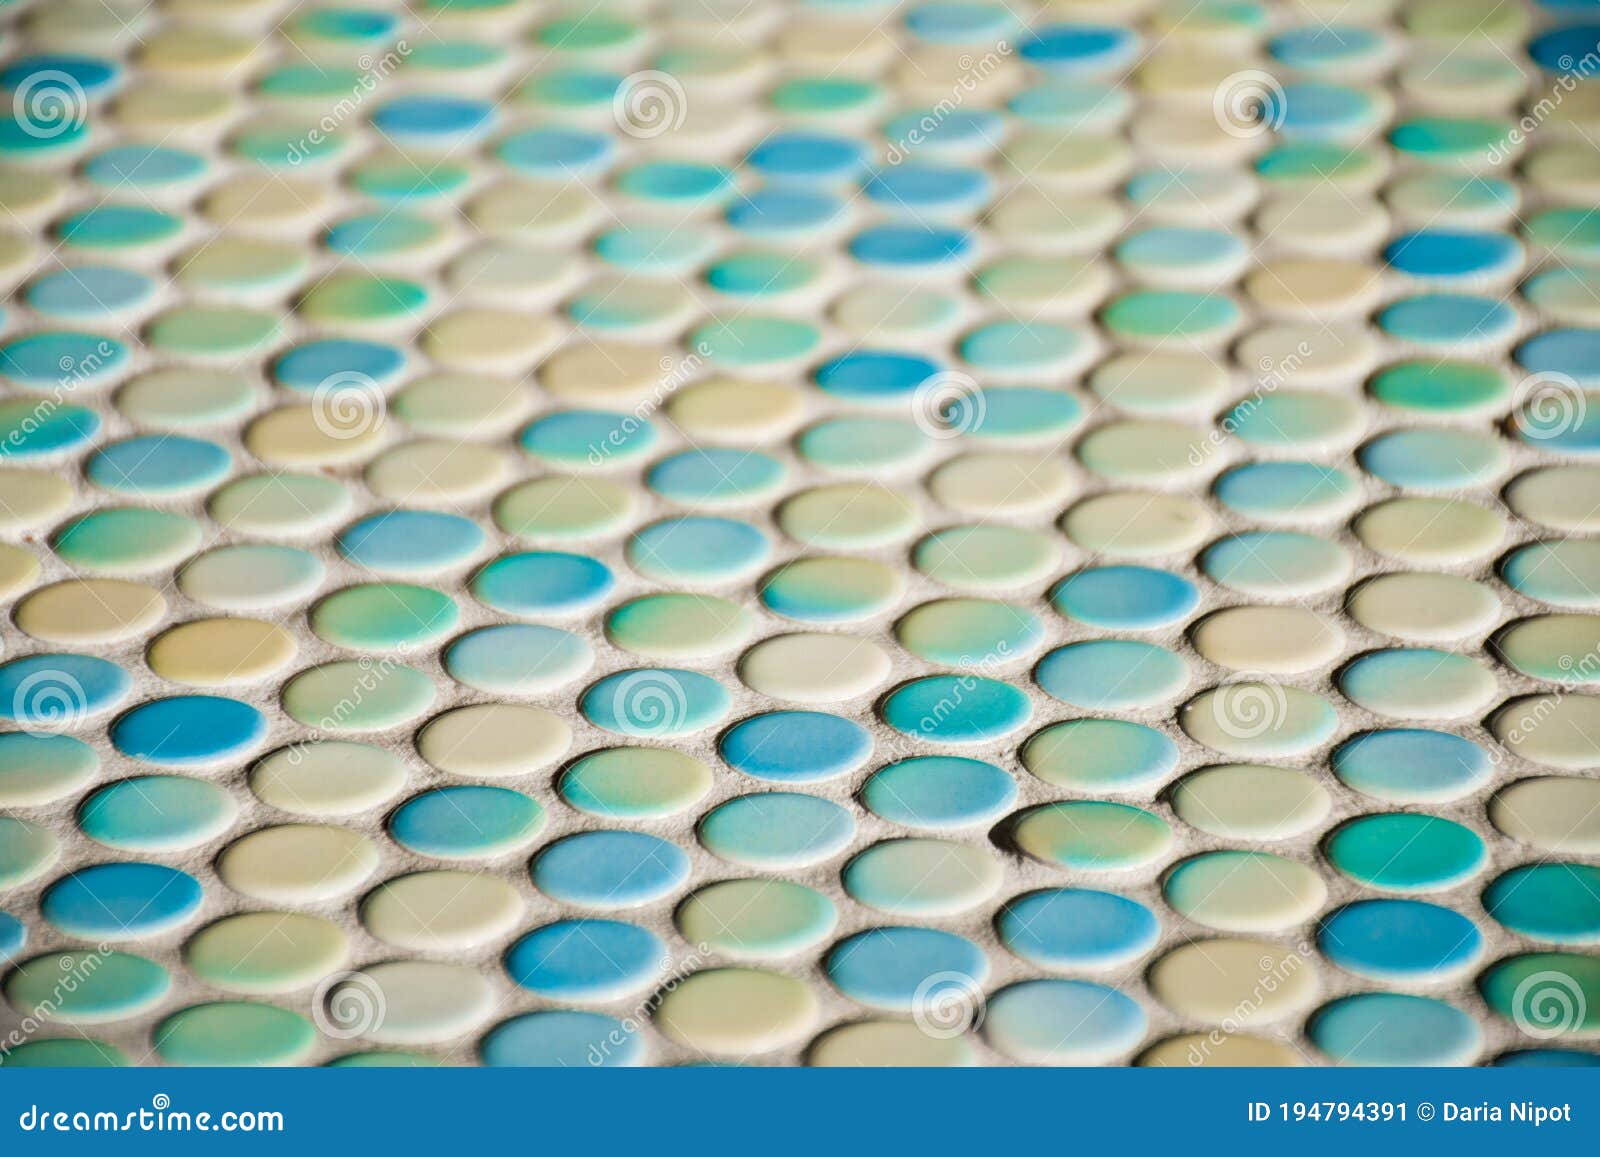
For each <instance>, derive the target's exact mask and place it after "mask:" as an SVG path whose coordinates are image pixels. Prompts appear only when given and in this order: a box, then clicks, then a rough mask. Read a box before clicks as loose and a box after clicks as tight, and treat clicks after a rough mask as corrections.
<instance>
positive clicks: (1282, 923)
mask: <svg viewBox="0 0 1600 1157" xmlns="http://www.w3.org/2000/svg"><path fill="white" fill-rule="evenodd" d="M1163 893H1164V894H1165V896H1166V899H1167V903H1168V904H1170V905H1172V907H1173V908H1174V909H1175V910H1176V911H1177V912H1179V913H1180V914H1182V915H1183V916H1185V917H1187V918H1188V919H1190V920H1193V921H1195V922H1196V923H1197V924H1204V925H1205V926H1207V927H1209V928H1215V929H1217V930H1218V931H1221V932H1276V931H1279V930H1282V929H1285V928H1289V927H1291V926H1293V925H1296V924H1300V923H1302V922H1304V921H1305V920H1306V919H1308V918H1309V917H1310V916H1312V915H1313V914H1315V913H1316V912H1317V911H1318V910H1319V909H1321V907H1322V905H1323V902H1324V901H1325V900H1326V899H1327V898H1328V889H1327V886H1326V885H1325V884H1324V883H1323V882H1322V877H1321V876H1319V875H1317V873H1316V870H1315V869H1314V868H1310V867H1308V866H1306V865H1305V864H1302V863H1299V862H1297V861H1295V860H1289V859H1285V858H1283V857H1281V856H1274V855H1269V854H1268V853H1266V852H1208V853H1206V854H1204V855H1201V856H1196V857H1195V858H1194V859H1191V860H1185V861H1184V862H1183V863H1181V864H1179V865H1178V866H1177V867H1176V868H1174V869H1173V870H1172V872H1171V873H1170V874H1169V875H1168V876H1167V879H1166V883H1165V884H1164V886H1163Z"/></svg>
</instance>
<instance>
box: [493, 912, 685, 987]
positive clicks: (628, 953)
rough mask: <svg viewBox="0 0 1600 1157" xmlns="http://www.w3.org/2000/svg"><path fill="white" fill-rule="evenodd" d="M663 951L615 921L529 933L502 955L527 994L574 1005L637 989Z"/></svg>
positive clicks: (568, 923)
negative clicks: (570, 1001) (536, 994)
mask: <svg viewBox="0 0 1600 1157" xmlns="http://www.w3.org/2000/svg"><path fill="white" fill-rule="evenodd" d="M665 958H666V946H665V945H664V944H662V942H661V940H660V938H659V937H658V936H656V935H655V933H653V932H650V931H648V930H646V929H644V928H640V927H638V926H637V925H634V924H626V923H623V922H622V921H620V920H560V921H557V922H556V923H554V924H546V925H545V926H544V927H542V928H535V929H534V930H533V931H532V932H529V933H528V934H527V935H526V936H524V937H522V939H520V940H518V941H517V942H516V943H515V944H513V945H512V946H511V948H510V950H509V951H508V952H507V953H506V958H505V963H506V972H507V973H509V974H510V976H511V979H513V980H514V981H516V982H517V984H519V985H521V986H522V987H523V988H526V989H528V990H529V991H531V992H536V993H538V994H539V995H541V996H546V997H550V998H554V999H564V1000H572V1001H578V1002H589V1001H606V1000H611V999H615V998H616V997H619V996H625V995H627V994H628V993H630V992H636V991H638V990H639V989H640V988H643V987H644V986H645V985H646V984H648V983H650V981H651V980H652V979H653V978H654V977H655V975H656V974H657V973H658V972H659V971H660V970H661V967H662V961H663V960H664V959H665Z"/></svg>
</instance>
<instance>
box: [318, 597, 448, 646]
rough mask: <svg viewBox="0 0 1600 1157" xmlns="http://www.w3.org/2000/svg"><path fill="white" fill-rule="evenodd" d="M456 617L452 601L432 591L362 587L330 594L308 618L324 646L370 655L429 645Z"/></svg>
mask: <svg viewBox="0 0 1600 1157" xmlns="http://www.w3.org/2000/svg"><path fill="white" fill-rule="evenodd" d="M459 615H460V608H459V607H458V606H457V605H456V603H455V600H453V599H451V598H450V596H448V595H446V594H444V593H443V592H441V591H437V590H434V589H433V588H432V587H424V586H415V585H412V584H410V583H363V584H360V585H358V586H350V587H345V588H344V589H343V590H341V591H336V592H334V593H333V594H331V595H329V596H328V597H327V598H325V599H323V600H322V601H321V602H320V603H318V604H317V605H316V606H315V607H314V608H312V610H311V613H310V614H309V615H308V616H307V618H308V619H309V620H310V623H311V629H312V631H314V632H315V633H316V634H317V636H318V637H319V638H321V639H322V640H323V641H325V642H328V643H332V644H334V645H335V646H339V647H347V648H350V649H351V650H363V651H375V650H394V649H397V648H406V647H415V646H420V645H422V644H425V643H429V642H432V641H433V640H435V639H438V638H439V637H440V636H442V635H444V634H446V633H448V632H449V631H450V630H451V628H453V627H454V626H455V624H456V619H457V618H458V617H459Z"/></svg>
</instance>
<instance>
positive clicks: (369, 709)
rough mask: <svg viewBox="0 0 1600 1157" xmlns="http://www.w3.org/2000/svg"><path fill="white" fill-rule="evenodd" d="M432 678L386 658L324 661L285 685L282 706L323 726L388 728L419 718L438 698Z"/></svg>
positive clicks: (305, 721)
mask: <svg viewBox="0 0 1600 1157" xmlns="http://www.w3.org/2000/svg"><path fill="white" fill-rule="evenodd" d="M434 695H435V691H434V687H433V681H432V680H430V679H429V678H428V677H427V676H426V675H424V674H423V673H422V672H420V671H417V670H415V669H413V668H411V667H406V666H404V665H402V664H399V663H394V662H390V661H389V660H384V661H383V662H381V663H375V662H373V661H372V660H370V659H360V660H355V661H346V662H339V663H324V664H323V665H322V666H320V667H312V668H309V669H308V670H305V671H302V672H300V674H298V675H296V676H295V677H294V678H293V679H291V680H289V682H288V683H286V684H285V685H284V688H283V709H284V710H285V711H287V712H288V713H289V715H290V716H291V717H292V718H293V719H295V720H296V721H298V722H300V723H303V724H305V725H306V726H307V727H315V728H318V729H320V730H322V731H336V732H337V731H346V732H359V731H384V730H387V729H388V728H391V727H395V726H398V725H399V724H401V723H407V722H409V721H411V720H413V719H416V718H417V717H418V716H420V715H421V714H422V713H423V712H424V711H426V710H427V709H428V707H429V706H430V705H431V704H432V703H433V699H434Z"/></svg>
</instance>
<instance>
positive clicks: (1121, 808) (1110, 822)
mask: <svg viewBox="0 0 1600 1157" xmlns="http://www.w3.org/2000/svg"><path fill="white" fill-rule="evenodd" d="M1012 838H1013V839H1014V840H1015V842H1016V845H1017V847H1018V848H1020V849H1021V850H1022V851H1024V852H1026V853H1027V854H1028V855H1030V856H1033V857H1034V858H1035V859H1037V860H1040V861H1042V862H1043V863H1046V864H1052V865H1055V866H1057V867H1060V868H1066V869H1069V870H1074V871H1093V872H1119V871H1128V870H1131V869H1134V868H1140V867H1144V866H1146V865H1148V864H1150V863H1151V862H1153V861H1154V860H1155V859H1156V858H1157V857H1159V856H1160V855H1161V854H1162V853H1163V852H1165V851H1166V850H1167V849H1168V847H1170V846H1171V843H1172V829H1171V828H1169V827H1168V826H1167V824H1166V821H1165V820H1163V819H1161V817H1160V816H1157V815H1155V814H1153V813H1151V812H1147V811H1145V810H1143V809H1142V808H1136V807H1132V806H1130V805H1128V804H1119V803H1106V802H1102V801H1099V800H1073V801H1069V802H1066V803H1054V804H1045V805H1044V806H1042V807H1037V808H1034V809H1032V810H1031V811H1028V812H1026V813H1024V814H1023V815H1022V817H1021V818H1020V819H1019V820H1018V821H1017V823H1016V826H1015V828H1014V830H1013V833H1012Z"/></svg>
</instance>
